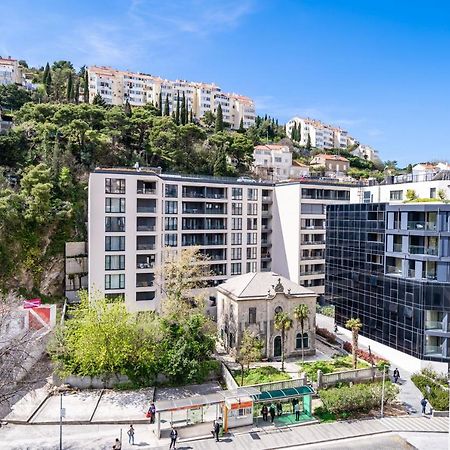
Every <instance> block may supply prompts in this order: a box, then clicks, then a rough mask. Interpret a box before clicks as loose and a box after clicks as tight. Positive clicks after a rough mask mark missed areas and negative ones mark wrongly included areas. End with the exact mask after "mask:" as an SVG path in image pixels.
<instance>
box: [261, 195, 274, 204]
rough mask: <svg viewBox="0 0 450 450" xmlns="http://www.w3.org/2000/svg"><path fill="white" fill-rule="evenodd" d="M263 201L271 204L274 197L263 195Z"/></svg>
mask: <svg viewBox="0 0 450 450" xmlns="http://www.w3.org/2000/svg"><path fill="white" fill-rule="evenodd" d="M262 201H263V202H264V203H270V202H272V197H271V196H270V195H263V196H262Z"/></svg>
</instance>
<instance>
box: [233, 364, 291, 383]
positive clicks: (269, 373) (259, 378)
mask: <svg viewBox="0 0 450 450" xmlns="http://www.w3.org/2000/svg"><path fill="white" fill-rule="evenodd" d="M233 376H234V378H235V380H236V382H237V383H238V384H239V385H241V371H240V370H235V371H234V372H233ZM290 379H291V377H290V376H289V375H288V374H287V373H284V372H280V371H279V370H278V369H276V368H275V367H272V366H264V367H255V368H253V369H250V370H244V383H243V385H242V386H249V385H253V384H261V383H270V382H272V381H286V380H290Z"/></svg>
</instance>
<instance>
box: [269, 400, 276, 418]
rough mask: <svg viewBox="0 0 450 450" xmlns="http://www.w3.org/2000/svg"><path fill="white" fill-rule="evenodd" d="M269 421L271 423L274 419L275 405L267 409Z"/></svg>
mask: <svg viewBox="0 0 450 450" xmlns="http://www.w3.org/2000/svg"><path fill="white" fill-rule="evenodd" d="M269 414H270V421H271V422H272V423H273V421H274V419H275V405H274V404H273V403H272V404H271V405H270V408H269Z"/></svg>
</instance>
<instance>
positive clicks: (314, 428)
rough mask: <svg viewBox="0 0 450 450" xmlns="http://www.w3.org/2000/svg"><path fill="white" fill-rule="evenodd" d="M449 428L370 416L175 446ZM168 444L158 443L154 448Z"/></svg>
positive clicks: (277, 442)
mask: <svg viewBox="0 0 450 450" xmlns="http://www.w3.org/2000/svg"><path fill="white" fill-rule="evenodd" d="M411 431H414V432H429V433H432V432H438V433H447V432H448V419H447V418H444V417H434V418H428V417H417V418H416V417H403V418H385V419H369V420H360V421H349V422H334V423H325V424H314V425H302V426H297V427H292V428H283V429H279V428H273V429H265V430H259V431H253V432H247V433H243V434H234V435H233V434H230V435H229V436H226V437H224V438H222V440H221V441H220V442H218V443H216V442H215V441H214V440H213V439H212V438H211V439H205V440H201V441H189V442H179V443H178V445H177V448H178V449H179V450H182V449H192V450H216V449H224V448H225V449H227V450H239V449H255V450H256V449H258V450H263V449H267V450H268V449H274V448H289V447H294V446H299V445H313V444H320V443H325V442H330V441H339V440H341V439H348V438H355V437H363V436H372V435H376V434H383V433H391V432H411ZM163 449H167V446H160V447H157V450H163Z"/></svg>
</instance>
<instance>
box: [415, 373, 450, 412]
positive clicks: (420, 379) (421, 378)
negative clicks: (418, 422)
mask: <svg viewBox="0 0 450 450" xmlns="http://www.w3.org/2000/svg"><path fill="white" fill-rule="evenodd" d="M427 374H431V375H437V374H436V373H435V372H433V371H431V370H429V369H424V370H422V372H421V373H415V374H413V375H412V376H411V380H412V382H413V383H414V384H415V385H416V386H417V388H418V389H419V390H420V392H421V393H422V395H423V396H424V397H425V398H427V399H428V401H429V402H430V404H431V406H432V407H433V409H435V410H437V411H448V404H449V393H448V391H447V390H446V389H444V387H443V386H442V384H441V381H435V380H433V379H432V377H429V376H428V375H427ZM438 377H439V376H438ZM439 380H441V377H439ZM427 386H429V390H430V391H429V392H428V388H427Z"/></svg>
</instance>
